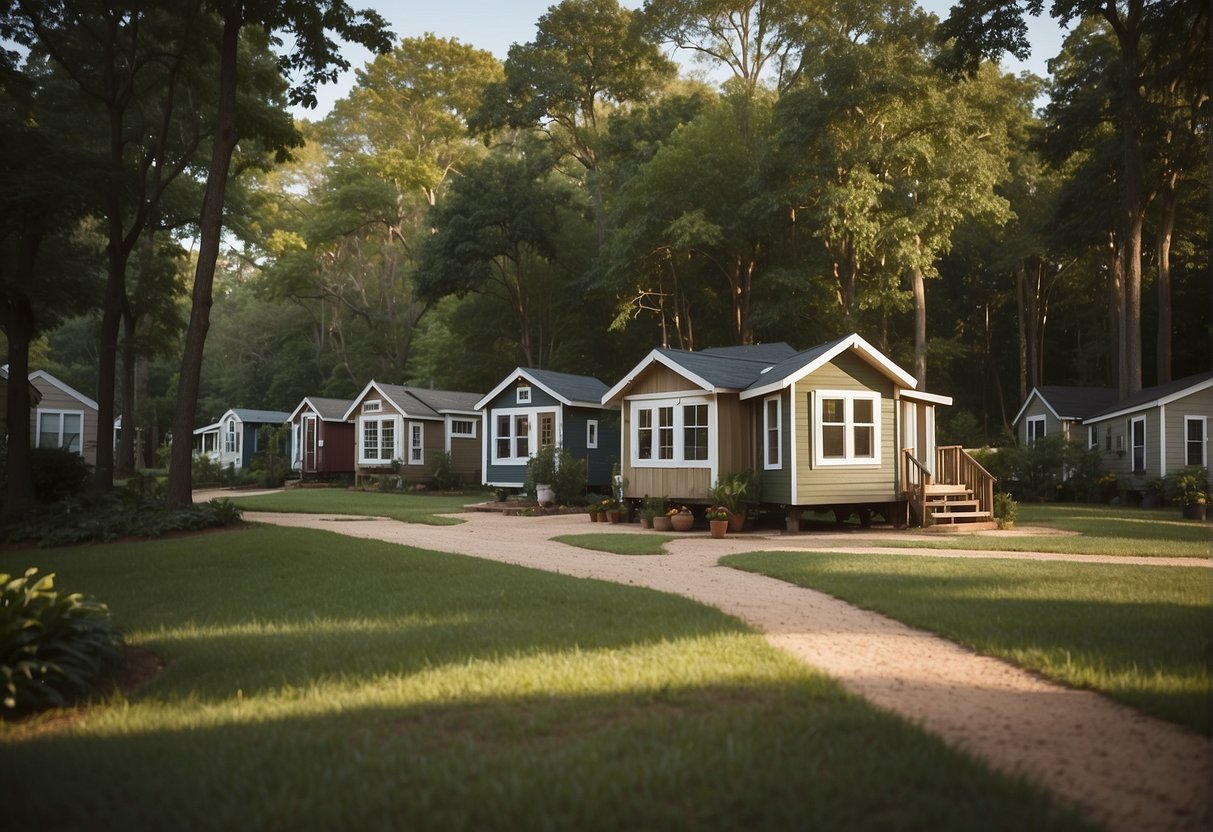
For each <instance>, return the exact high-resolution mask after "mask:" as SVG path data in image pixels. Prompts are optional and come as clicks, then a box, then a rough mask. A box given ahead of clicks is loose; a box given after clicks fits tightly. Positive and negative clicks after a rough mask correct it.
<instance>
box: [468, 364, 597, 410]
mask: <svg viewBox="0 0 1213 832" xmlns="http://www.w3.org/2000/svg"><path fill="white" fill-rule="evenodd" d="M518 378H524V379H526V380H527V381H528V382H530V383H531V384H532V385H534V386H535V387H538V388H540V389H542V390H543V391H544V392H546V393H547V394H548V395H549V396H551V397H552V398H554V399H556V401H558V402H560V403H561V404H565V405H568V406H569V407H600V406H601V404H602V396H603V394H605V393H606V391H607V386H606V384H604V383H603V382H601V381H599V380H598V379H596V378H594V377H593V376H580V375H575V374H573V373H558V372H555V371H554V370H537V369H535V368H534V367H518V368H516V369H515V370H514V371H513V372H511V373H510V374H509V375H507V376H506V377H505V378H504V379H503V380H502V382H501V383H500V384H498V385H497V386H496V387H494V388H493V389H492V391H491V392H490V393H489V394H488V395H486V396H485V397H483V398H482V399H481V400H480V401H478V402H476V409H477V410H483V409H484V408H485V407H488V404H489V402H491V401H492V400H493V399H495V398H497V397H498V396H499V395H501V393H502V391H503V390H505V389H506V388H507V387H509V386H510V385H511V384H512V383H513V382H514V381H515V380H516V379H518Z"/></svg>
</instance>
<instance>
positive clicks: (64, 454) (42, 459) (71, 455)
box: [30, 448, 93, 504]
mask: <svg viewBox="0 0 1213 832" xmlns="http://www.w3.org/2000/svg"><path fill="white" fill-rule="evenodd" d="M30 456H31V461H32V464H33V475H34V496H35V497H36V498H37V500H38V502H39V503H44V504H45V503H54V502H58V501H59V500H63V499H67V498H69V497H76V496H79V495H80V494H82V493H84V491H85V489H87V488H88V487H89V484H90V483H91V481H92V476H93V472H92V470H93V469H92V468H91V467H90V466H89V464H88V463H87V462H85V461H84V457H82V456H80V454H78V453H75V452H73V451H68V450H64V449H63V448H31V449H30Z"/></svg>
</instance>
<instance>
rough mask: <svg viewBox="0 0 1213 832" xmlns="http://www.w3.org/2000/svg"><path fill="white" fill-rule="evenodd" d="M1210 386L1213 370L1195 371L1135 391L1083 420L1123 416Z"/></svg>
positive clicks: (1212, 380)
mask: <svg viewBox="0 0 1213 832" xmlns="http://www.w3.org/2000/svg"><path fill="white" fill-rule="evenodd" d="M1210 387H1213V371H1209V372H1205V373H1197V374H1196V375H1194V376H1187V377H1186V378H1181V379H1177V380H1175V381H1172V382H1168V383H1167V384H1159V385H1158V386H1156V387H1147V388H1146V389H1144V390H1142V391H1141V392H1139V393H1135V394H1133V395H1132V396H1129V397H1128V398H1126V399H1122V400H1120V401H1119V402H1117V403H1116V404H1114V405H1112V406H1111V407H1108V408H1105V409H1104V410H1101V411H1099V412H1098V413H1095V414H1093V415H1091V416H1090V417H1088V418H1087V419H1086V420H1085V421H1088V422H1100V421H1103V420H1104V419H1111V418H1112V417H1114V416H1123V415H1124V414H1127V413H1132V412H1134V411H1136V410H1147V409H1149V408H1151V407H1160V406H1162V405H1165V404H1170V403H1171V402H1173V401H1175V400H1176V399H1182V398H1183V397H1184V396H1190V395H1192V394H1193V393H1197V392H1199V391H1201V390H1207V389H1208V388H1210Z"/></svg>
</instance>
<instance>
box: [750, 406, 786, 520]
mask: <svg viewBox="0 0 1213 832" xmlns="http://www.w3.org/2000/svg"><path fill="white" fill-rule="evenodd" d="M791 401H792V397H791V393H790V392H789V391H787V390H784V391H783V392H781V393H780V394H779V408H780V410H781V411H782V418H781V421H780V424H781V425H782V426H783V448H782V450H783V457H782V460H781V467H780V468H777V469H772V470H770V471H768V470H766V468H765V467H764V464H763V463H764V462H765V460H766V441H767V438H766V431H765V428H764V424H765V423H764V421H763V412H764V409H765V408H766V402H765V397H764V398H762V399H756V400H753V401H751V402H750V404H752V405H753V410H752V412H751V418H752V419H753V422H754V441H753V442H752V443H751V447H752V448H753V449H754V454H755V461H754V470H755V472H756V473H757V475H758V491H757V493H756V494H752V495H751V497H753V498H755V499H758V500H761V501H762V502H764V503H779V504H781V505H782V504H786V503H790V502H791V501H792V475H791V471H792V441H793V433H792V431H791V429H790V428H789V425H790V424H791V412H790V405H791Z"/></svg>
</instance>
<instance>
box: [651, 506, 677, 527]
mask: <svg viewBox="0 0 1213 832" xmlns="http://www.w3.org/2000/svg"><path fill="white" fill-rule="evenodd" d="M657 505H658V509H659V510H658V513H657V514H654V515H653V531H657V532H672V531H674V523H673V521H672V520H671V519H670V513H669V512H667V511H666V510H665V500H660V501H658V503H657ZM673 512H674V513H675V514H677V513H678V510H677V509H673Z"/></svg>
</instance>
